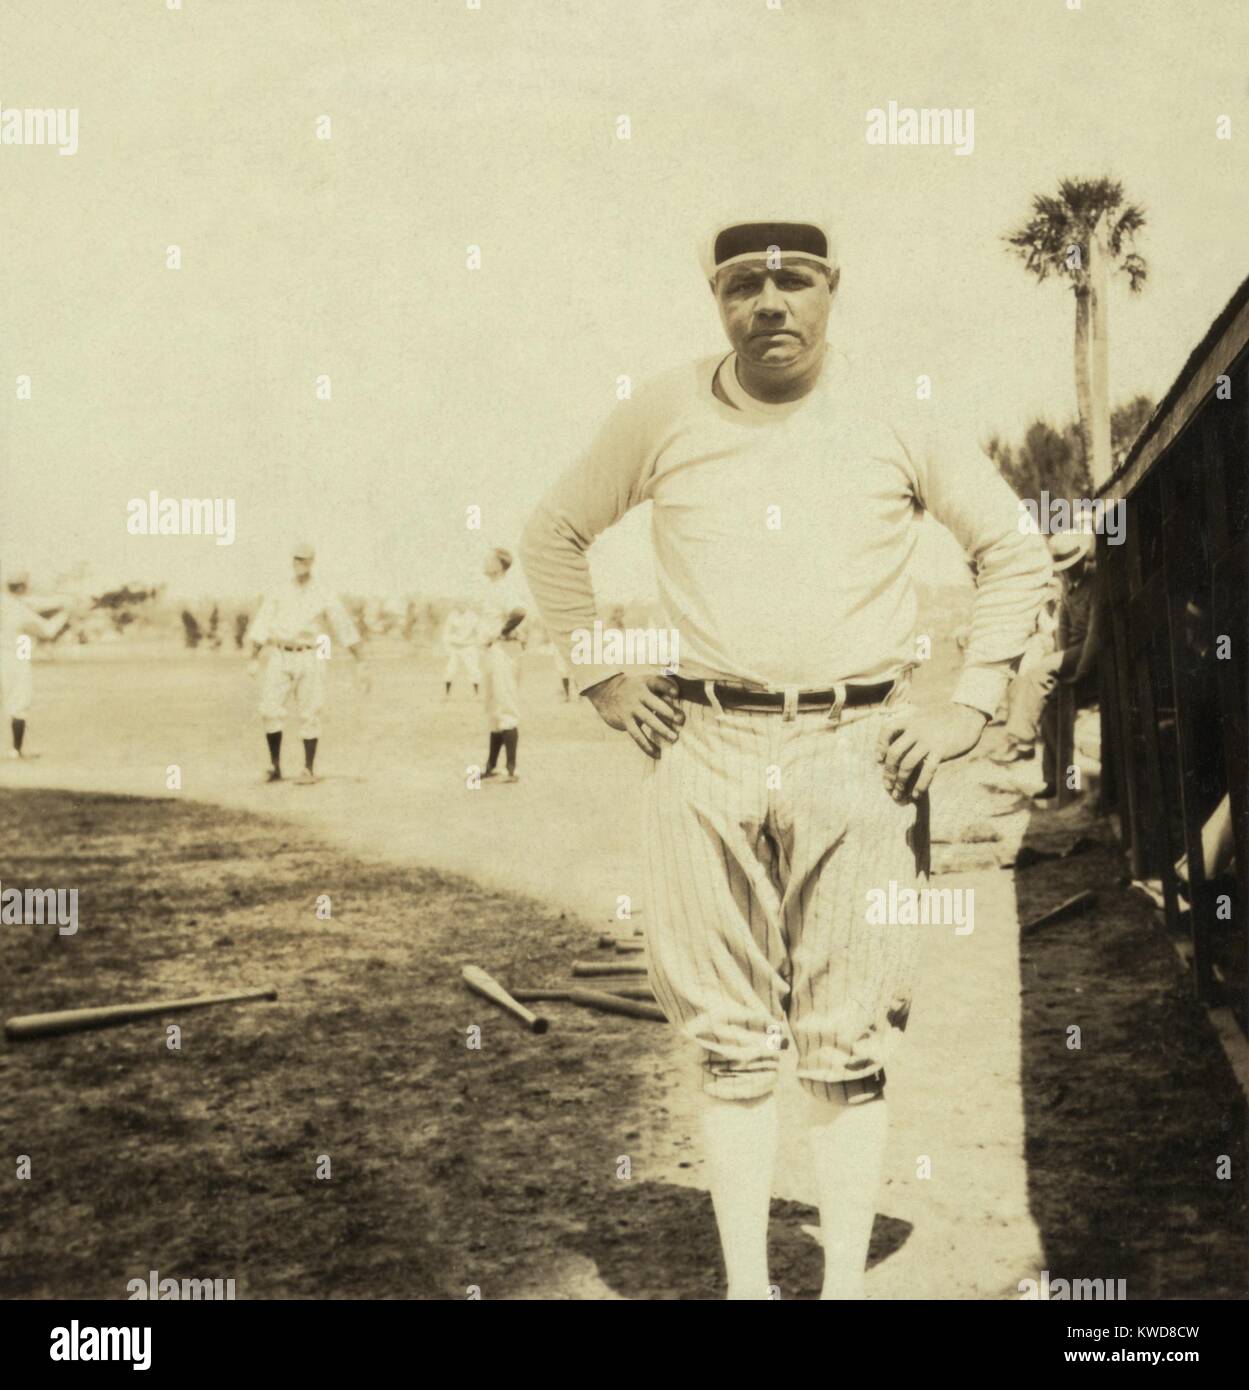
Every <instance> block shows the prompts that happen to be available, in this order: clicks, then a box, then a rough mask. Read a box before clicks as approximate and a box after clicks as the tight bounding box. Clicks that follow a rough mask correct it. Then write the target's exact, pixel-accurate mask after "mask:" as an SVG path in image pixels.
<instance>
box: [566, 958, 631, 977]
mask: <svg viewBox="0 0 1249 1390" xmlns="http://www.w3.org/2000/svg"><path fill="white" fill-rule="evenodd" d="M572 973H573V974H574V975H578V976H585V975H633V976H637V975H644V974H645V973H646V966H645V965H643V964H641V963H640V962H639V963H638V964H636V965H635V964H634V963H633V962H632V961H628V960H575V961H573V963H572Z"/></svg>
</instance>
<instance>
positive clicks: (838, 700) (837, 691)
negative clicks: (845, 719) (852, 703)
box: [828, 681, 846, 724]
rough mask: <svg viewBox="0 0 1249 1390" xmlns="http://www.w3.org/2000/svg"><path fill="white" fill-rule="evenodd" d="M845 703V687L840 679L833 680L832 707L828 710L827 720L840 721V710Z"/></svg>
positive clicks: (834, 722) (838, 722) (831, 721)
mask: <svg viewBox="0 0 1249 1390" xmlns="http://www.w3.org/2000/svg"><path fill="white" fill-rule="evenodd" d="M845 703H846V687H845V686H844V685H843V684H842V683H841V682H840V681H834V682H833V707H832V709H830V710H829V712H828V718H829V722H830V723H832V724H840V723H841V711H842V709H843V708H844V707H845Z"/></svg>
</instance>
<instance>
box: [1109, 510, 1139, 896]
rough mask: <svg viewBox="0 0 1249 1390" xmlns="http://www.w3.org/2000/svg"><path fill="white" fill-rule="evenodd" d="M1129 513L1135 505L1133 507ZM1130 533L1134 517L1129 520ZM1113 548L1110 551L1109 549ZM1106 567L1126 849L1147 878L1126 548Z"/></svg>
mask: <svg viewBox="0 0 1249 1390" xmlns="http://www.w3.org/2000/svg"><path fill="white" fill-rule="evenodd" d="M1129 510H1131V505H1130V504H1129ZM1128 521H1129V530H1130V529H1131V517H1130V516H1129V518H1128ZM1108 549H1109V548H1108ZM1107 558H1108V562H1107V564H1106V566H1105V567H1104V576H1105V577H1104V581H1103V582H1104V583H1105V586H1106V588H1105V595H1106V619H1107V623H1108V625H1109V628H1110V633H1111V646H1112V649H1113V651H1114V661H1115V669H1116V672H1117V674H1118V680H1117V685H1118V693H1119V703H1118V708H1117V709H1116V710H1115V712H1114V718H1115V726H1116V734H1117V737H1116V745H1117V749H1118V753H1117V769H1118V772H1119V774H1120V776H1121V778H1122V781H1121V788H1122V790H1121V796H1122V800H1121V802H1120V805H1121V806H1122V808H1123V812H1124V826H1125V829H1126V832H1127V833H1126V834H1125V836H1124V837H1123V839H1124V848H1125V849H1126V851H1127V855H1128V863H1129V865H1130V866H1131V870H1132V877H1133V878H1145V877H1147V875H1146V873H1145V867H1144V866H1145V845H1144V840H1143V828H1142V814H1141V811H1142V806H1141V792H1140V768H1139V765H1138V762H1137V758H1136V744H1135V730H1136V709H1135V689H1136V682H1135V681H1134V680H1133V679H1132V663H1131V661H1130V659H1129V656H1128V639H1129V631H1128V612H1127V565H1126V556H1125V555H1124V554H1123V553H1122V547H1119V548H1118V553H1116V554H1115V555H1114V557H1113V559H1111V558H1110V557H1109V554H1108V557H1107Z"/></svg>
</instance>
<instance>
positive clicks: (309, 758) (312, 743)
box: [304, 738, 317, 772]
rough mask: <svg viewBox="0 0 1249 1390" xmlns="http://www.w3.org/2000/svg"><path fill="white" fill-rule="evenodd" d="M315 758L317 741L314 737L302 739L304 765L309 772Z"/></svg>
mask: <svg viewBox="0 0 1249 1390" xmlns="http://www.w3.org/2000/svg"><path fill="white" fill-rule="evenodd" d="M316 760H317V741H316V739H315V738H306V739H304V766H305V767H306V768H307V769H308V771H309V772H311V771H312V764H313V763H315V762H316Z"/></svg>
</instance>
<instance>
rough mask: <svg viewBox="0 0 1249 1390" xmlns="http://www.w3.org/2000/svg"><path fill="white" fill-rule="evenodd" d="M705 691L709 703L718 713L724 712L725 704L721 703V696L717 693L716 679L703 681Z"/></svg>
mask: <svg viewBox="0 0 1249 1390" xmlns="http://www.w3.org/2000/svg"><path fill="white" fill-rule="evenodd" d="M703 693H704V694H705V695H706V696H707V703H708V704H709V705H710V706H711V708H712V709H713V710H715V712H716V713H717V714H723V713H724V706H723V705H722V704H721V703H720V697H719V696H718V695H717V694H716V683H715V681H703Z"/></svg>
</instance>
